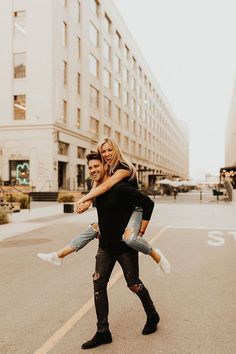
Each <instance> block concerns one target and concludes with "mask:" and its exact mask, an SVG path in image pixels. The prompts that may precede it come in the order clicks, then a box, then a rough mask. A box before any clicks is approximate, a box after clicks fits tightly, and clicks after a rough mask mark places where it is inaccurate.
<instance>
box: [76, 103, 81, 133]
mask: <svg viewBox="0 0 236 354" xmlns="http://www.w3.org/2000/svg"><path fill="white" fill-rule="evenodd" d="M76 127H77V128H78V129H80V128H81V126H80V108H77V121H76Z"/></svg>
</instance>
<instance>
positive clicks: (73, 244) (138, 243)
mask: <svg viewBox="0 0 236 354" xmlns="http://www.w3.org/2000/svg"><path fill="white" fill-rule="evenodd" d="M97 149H98V152H99V153H100V155H101V156H102V159H103V162H104V163H105V164H107V167H108V175H109V176H110V177H109V178H108V179H107V181H106V182H104V183H102V184H101V185H98V186H97V185H95V184H94V185H93V188H92V189H91V191H90V192H89V193H88V194H87V195H85V196H84V197H83V198H81V199H80V200H79V202H78V203H77V207H76V211H77V213H82V212H84V211H85V210H86V209H87V208H89V206H90V205H91V203H92V200H93V199H94V198H95V197H97V196H99V195H101V194H103V193H105V192H107V191H108V190H109V189H110V188H111V187H112V186H113V185H115V184H116V183H117V182H119V181H121V180H123V181H126V182H128V183H131V184H132V185H133V186H135V187H136V188H138V183H137V176H136V170H135V167H134V166H133V164H132V163H131V162H130V161H128V160H127V159H126V158H125V157H124V156H123V154H122V152H121V150H120V148H119V146H118V144H117V143H116V141H115V140H114V139H112V138H105V139H102V140H101V141H100V142H99V143H98V148H97ZM146 227H147V221H145V220H142V210H141V209H140V208H138V207H135V208H134V211H133V213H132V215H131V217H130V220H129V223H128V225H127V228H126V229H125V232H124V235H123V240H124V242H126V244H127V245H128V246H130V247H131V248H134V249H135V250H136V251H139V252H142V253H144V254H147V255H150V256H151V257H152V258H153V259H154V261H155V262H156V263H157V271H158V272H163V273H169V272H170V264H169V262H168V261H167V259H166V258H165V257H164V256H163V254H162V253H161V252H160V250H154V249H153V248H152V247H151V246H150V245H149V243H148V242H147V241H146V240H145V239H143V238H142V236H143V234H144V233H145V230H146ZM98 235H99V228H98V224H96V223H93V224H91V225H90V226H89V228H88V229H87V230H85V231H84V232H82V233H81V234H80V235H79V236H77V237H76V238H75V239H73V240H72V241H70V242H69V244H68V245H67V246H65V247H63V248H62V249H61V250H59V251H57V252H52V253H38V257H39V258H41V259H42V260H44V261H48V262H50V263H53V264H55V265H61V263H62V260H63V258H65V257H66V256H68V255H69V254H70V253H72V252H75V251H76V252H78V251H79V250H80V249H81V248H83V247H84V246H85V245H86V244H87V243H88V242H90V241H91V240H93V239H94V238H96V237H98Z"/></svg>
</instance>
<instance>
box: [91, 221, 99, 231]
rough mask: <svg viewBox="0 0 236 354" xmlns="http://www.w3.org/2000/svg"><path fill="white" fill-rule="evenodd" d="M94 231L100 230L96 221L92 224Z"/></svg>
mask: <svg viewBox="0 0 236 354" xmlns="http://www.w3.org/2000/svg"><path fill="white" fill-rule="evenodd" d="M91 226H92V229H93V231H96V232H99V226H98V224H96V223H93V224H91Z"/></svg>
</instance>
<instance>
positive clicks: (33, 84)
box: [0, 0, 189, 191]
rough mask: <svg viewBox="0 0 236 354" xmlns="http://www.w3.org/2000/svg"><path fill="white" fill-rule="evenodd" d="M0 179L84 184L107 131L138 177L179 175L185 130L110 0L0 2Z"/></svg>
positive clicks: (53, 185) (46, 185)
mask: <svg viewBox="0 0 236 354" xmlns="http://www.w3.org/2000/svg"><path fill="white" fill-rule="evenodd" d="M0 24H1V25H0V26H1V35H0V36H1V40H0V53H2V54H1V55H0V78H1V80H0V92H1V95H0V178H1V180H2V181H5V182H6V181H8V182H10V183H16V184H23V185H27V184H30V185H32V186H34V187H35V189H36V190H38V191H44V190H51V191H55V190H57V189H58V188H67V189H73V190H76V189H78V188H83V186H84V182H85V178H86V176H87V175H86V173H87V172H86V169H85V165H86V162H85V158H84V157H85V155H86V153H88V152H90V151H91V150H95V149H96V144H97V142H98V140H100V139H101V138H102V137H104V136H113V137H114V138H115V139H116V140H117V141H118V143H119V144H120V146H121V149H122V151H123V152H124V153H125V155H126V157H127V158H129V159H130V160H131V161H132V162H133V163H134V164H135V166H136V168H137V170H138V173H139V178H140V179H141V181H142V183H144V184H147V183H153V182H154V181H155V179H156V178H157V177H158V176H168V177H171V176H178V177H180V178H184V179H186V178H188V151H189V146H188V144H189V143H188V133H187V130H186V127H185V126H184V124H183V122H180V121H179V120H178V119H177V118H176V117H175V114H174V112H173V111H172V109H171V107H170V105H169V103H168V102H167V100H166V98H165V96H164V94H163V93H162V91H161V89H160V87H159V85H158V83H157V81H156V79H155V77H154V76H153V74H152V72H151V70H150V68H149V67H148V65H147V63H146V62H145V59H144V57H143V55H142V53H141V52H140V51H139V49H138V47H137V45H136V44H135V42H134V40H133V38H132V36H131V35H130V33H129V31H128V29H127V27H126V25H125V23H124V21H123V20H122V18H121V16H120V15H119V13H118V11H117V9H116V8H115V6H114V4H113V3H112V1H111V0H100V1H98V0H40V1H38V0H31V1H28V0H8V1H1V2H0Z"/></svg>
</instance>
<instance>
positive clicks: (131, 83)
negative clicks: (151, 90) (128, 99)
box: [130, 76, 135, 91]
mask: <svg viewBox="0 0 236 354" xmlns="http://www.w3.org/2000/svg"><path fill="white" fill-rule="evenodd" d="M130 86H131V90H133V91H134V90H135V78H134V77H133V76H132V77H131V82H130Z"/></svg>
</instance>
